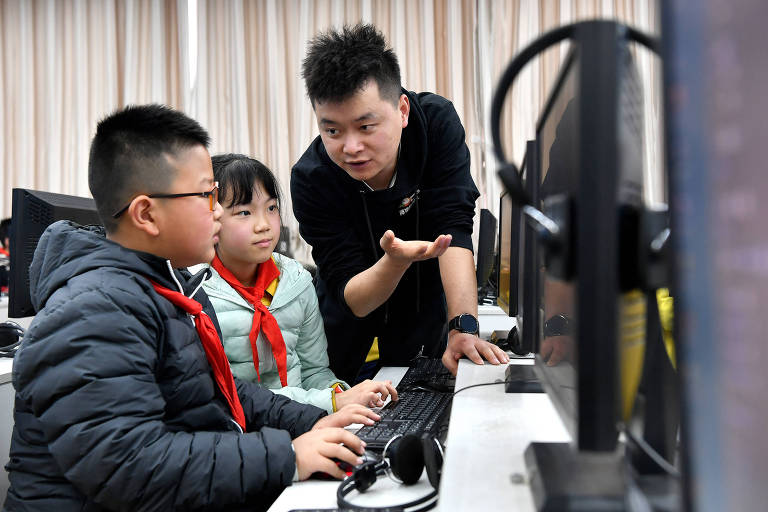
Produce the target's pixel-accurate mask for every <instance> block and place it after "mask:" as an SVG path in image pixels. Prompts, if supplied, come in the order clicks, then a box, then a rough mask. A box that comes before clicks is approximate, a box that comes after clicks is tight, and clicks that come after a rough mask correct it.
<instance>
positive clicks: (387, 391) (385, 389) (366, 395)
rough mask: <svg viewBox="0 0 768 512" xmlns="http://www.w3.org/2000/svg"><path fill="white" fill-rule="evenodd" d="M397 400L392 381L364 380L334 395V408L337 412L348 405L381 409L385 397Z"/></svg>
mask: <svg viewBox="0 0 768 512" xmlns="http://www.w3.org/2000/svg"><path fill="white" fill-rule="evenodd" d="M388 396H391V397H392V400H397V390H396V389H395V386H393V385H392V381H390V380H385V381H374V380H369V379H366V380H364V381H363V382H361V383H360V384H357V385H356V386H353V387H351V388H349V389H348V390H346V391H343V392H342V393H339V394H337V395H336V406H337V407H338V409H339V410H341V408H343V407H344V406H346V405H349V404H360V405H364V406H366V407H381V406H382V405H384V402H385V401H386V399H387V397H388Z"/></svg>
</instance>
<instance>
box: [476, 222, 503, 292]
mask: <svg viewBox="0 0 768 512" xmlns="http://www.w3.org/2000/svg"><path fill="white" fill-rule="evenodd" d="M476 273H477V300H478V304H483V303H484V302H485V301H486V300H490V301H491V303H494V302H496V296H497V293H498V292H497V290H496V286H497V281H498V279H496V278H494V275H495V274H497V273H498V271H497V267H496V217H494V215H493V213H491V211H490V210H488V209H486V208H482V209H481V210H480V231H479V233H478V238H477V267H476Z"/></svg>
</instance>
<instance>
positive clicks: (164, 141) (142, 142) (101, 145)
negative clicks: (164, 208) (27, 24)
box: [88, 105, 210, 232]
mask: <svg viewBox="0 0 768 512" xmlns="http://www.w3.org/2000/svg"><path fill="white" fill-rule="evenodd" d="M209 142H210V137H209V136H208V132H206V131H205V129H203V127H202V126H200V124H199V123H198V122H197V121H195V120H194V119H191V118H190V117H188V116H186V115H185V114H183V113H181V112H179V111H177V110H173V109H172V108H170V107H167V106H165V105H134V106H128V107H126V108H124V109H122V110H118V111H116V112H113V113H112V114H110V115H109V116H107V117H105V118H104V119H102V120H101V121H100V122H99V124H98V126H97V127H96V135H95V136H94V137H93V141H91V153H90V157H89V160H88V187H89V188H90V189H91V195H93V199H94V200H95V201H96V208H97V209H98V211H99V217H100V218H101V221H102V223H103V224H104V227H105V228H106V229H107V232H112V231H114V230H115V229H116V228H117V225H118V220H117V219H114V218H112V215H113V214H114V213H115V212H117V211H119V210H120V209H121V208H123V207H124V206H125V205H126V204H128V203H129V202H130V201H131V200H132V199H133V198H134V197H135V196H137V195H139V194H159V193H165V192H167V191H168V188H169V187H170V185H171V183H172V182H173V180H174V178H175V169H174V167H173V166H172V165H170V164H169V161H168V157H169V156H170V157H175V156H177V155H178V154H179V152H181V151H183V150H185V149H189V148H191V147H193V146H196V145H201V146H203V147H205V148H207V147H208V144H209Z"/></svg>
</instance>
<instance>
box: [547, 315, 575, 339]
mask: <svg viewBox="0 0 768 512" xmlns="http://www.w3.org/2000/svg"><path fill="white" fill-rule="evenodd" d="M572 330H573V329H572V327H571V321H570V319H569V318H568V317H567V316H565V315H562V314H561V315H553V316H551V317H549V320H547V321H546V322H544V337H545V338H549V337H551V336H569V335H570V334H571V331H572Z"/></svg>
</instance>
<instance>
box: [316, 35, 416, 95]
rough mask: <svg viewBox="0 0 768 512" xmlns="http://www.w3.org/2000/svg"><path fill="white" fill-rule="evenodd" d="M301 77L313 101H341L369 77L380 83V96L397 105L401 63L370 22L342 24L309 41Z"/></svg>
mask: <svg viewBox="0 0 768 512" xmlns="http://www.w3.org/2000/svg"><path fill="white" fill-rule="evenodd" d="M301 76H302V78H303V79H304V82H305V84H306V87H307V95H308V96H309V99H310V101H311V102H312V107H313V108H314V106H315V103H317V102H320V103H325V102H328V101H330V102H334V103H336V102H341V101H344V100H346V99H348V98H350V97H351V96H353V95H354V94H355V93H356V92H358V91H359V90H360V89H362V88H363V87H364V86H365V85H366V83H367V82H368V81H369V80H374V81H375V82H376V84H377V85H378V86H379V97H380V98H381V99H384V100H388V101H390V102H391V103H393V104H394V105H395V106H397V102H398V100H399V99H400V92H401V89H400V65H399V64H398V63H397V55H395V52H394V50H392V48H388V47H387V43H386V40H385V39H384V36H383V35H382V33H381V32H380V31H379V30H378V29H376V27H374V26H373V25H369V24H362V23H358V24H357V25H355V26H353V27H350V26H348V25H344V28H343V29H342V30H341V31H337V30H329V31H327V32H323V33H321V34H319V35H317V36H316V37H314V38H313V39H312V40H310V42H309V48H308V50H307V56H306V57H305V58H304V61H303V62H302V71H301Z"/></svg>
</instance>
